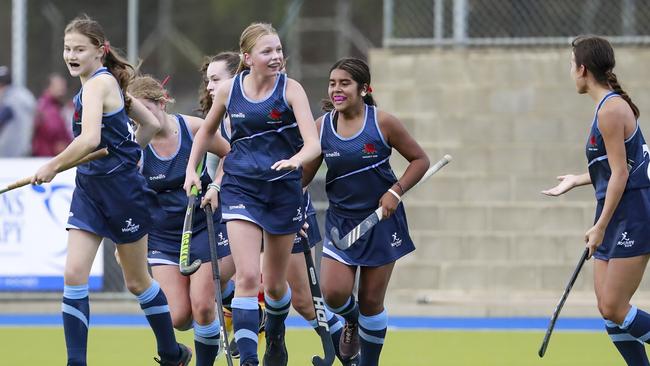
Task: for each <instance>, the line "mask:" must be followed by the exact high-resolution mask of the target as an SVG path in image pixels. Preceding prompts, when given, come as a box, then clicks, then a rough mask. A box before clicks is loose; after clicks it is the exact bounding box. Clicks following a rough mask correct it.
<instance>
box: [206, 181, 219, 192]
mask: <svg viewBox="0 0 650 366" xmlns="http://www.w3.org/2000/svg"><path fill="white" fill-rule="evenodd" d="M210 188H212V189H216V190H217V192H221V186H220V185H218V184H217V183H210V184H208V189H210Z"/></svg>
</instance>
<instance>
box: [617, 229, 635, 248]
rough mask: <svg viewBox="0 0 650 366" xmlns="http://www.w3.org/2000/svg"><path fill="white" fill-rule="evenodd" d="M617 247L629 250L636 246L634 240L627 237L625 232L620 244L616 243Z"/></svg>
mask: <svg viewBox="0 0 650 366" xmlns="http://www.w3.org/2000/svg"><path fill="white" fill-rule="evenodd" d="M616 245H620V246H623V247H626V248H629V247H631V246H632V245H634V240H632V239H630V238H628V237H627V231H624V232H623V233H621V239H620V240H619V241H618V243H616Z"/></svg>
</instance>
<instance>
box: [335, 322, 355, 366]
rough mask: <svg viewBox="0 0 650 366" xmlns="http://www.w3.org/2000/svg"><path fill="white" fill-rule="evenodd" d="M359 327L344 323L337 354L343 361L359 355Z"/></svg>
mask: <svg viewBox="0 0 650 366" xmlns="http://www.w3.org/2000/svg"><path fill="white" fill-rule="evenodd" d="M359 348H360V345H359V325H358V324H356V323H355V324H351V323H348V322H345V326H344V327H343V334H341V339H340V341H339V354H340V355H341V358H342V359H344V360H348V359H352V358H353V357H355V356H356V354H357V353H359Z"/></svg>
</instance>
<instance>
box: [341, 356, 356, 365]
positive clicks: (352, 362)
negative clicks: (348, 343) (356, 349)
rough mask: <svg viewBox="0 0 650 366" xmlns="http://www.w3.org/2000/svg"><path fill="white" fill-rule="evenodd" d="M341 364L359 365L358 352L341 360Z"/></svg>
mask: <svg viewBox="0 0 650 366" xmlns="http://www.w3.org/2000/svg"><path fill="white" fill-rule="evenodd" d="M341 364H342V365H343V366H359V354H358V353H357V354H356V355H355V356H354V357H352V358H349V359H346V360H341Z"/></svg>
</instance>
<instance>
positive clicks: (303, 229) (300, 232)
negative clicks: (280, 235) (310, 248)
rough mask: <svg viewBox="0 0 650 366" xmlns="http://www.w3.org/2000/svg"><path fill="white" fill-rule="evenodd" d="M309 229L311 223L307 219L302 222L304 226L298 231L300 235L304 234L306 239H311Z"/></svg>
mask: <svg viewBox="0 0 650 366" xmlns="http://www.w3.org/2000/svg"><path fill="white" fill-rule="evenodd" d="M307 229H309V224H308V223H307V221H305V223H304V224H302V228H301V229H300V231H299V232H298V235H300V236H302V237H303V238H305V239H309V235H307Z"/></svg>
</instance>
